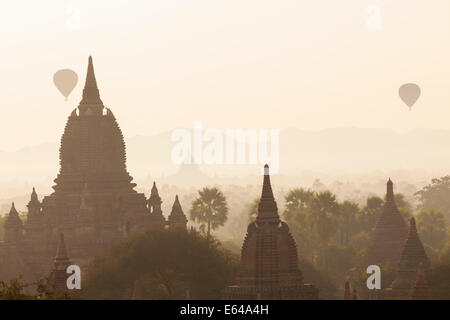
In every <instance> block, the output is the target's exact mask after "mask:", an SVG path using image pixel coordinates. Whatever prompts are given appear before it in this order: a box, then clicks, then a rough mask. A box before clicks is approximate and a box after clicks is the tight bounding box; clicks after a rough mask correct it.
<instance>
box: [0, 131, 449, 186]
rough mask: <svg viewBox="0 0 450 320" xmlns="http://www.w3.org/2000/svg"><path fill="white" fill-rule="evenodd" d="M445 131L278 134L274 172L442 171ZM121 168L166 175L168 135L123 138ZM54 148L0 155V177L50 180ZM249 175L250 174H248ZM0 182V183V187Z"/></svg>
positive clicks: (240, 170) (169, 170) (237, 169)
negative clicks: (277, 163) (277, 164)
mask: <svg viewBox="0 0 450 320" xmlns="http://www.w3.org/2000/svg"><path fill="white" fill-rule="evenodd" d="M449 142H450V131H443V130H441V131H438V130H424V129H418V130H414V131H410V132H408V133H398V132H395V131H393V130H389V129H361V128H348V127H346V128H332V129H326V130H321V131H305V130H300V129H295V128H290V129H285V130H282V131H281V132H280V173H282V174H288V175H297V174H300V173H302V172H304V171H321V172H334V171H336V172H342V171H345V172H348V171H359V172H362V171H374V170H392V169H405V170H410V169H418V168H422V169H428V170H439V171H441V170H444V171H445V170H447V169H448V168H449V165H450V148H448V147H447V145H448V144H449ZM126 145H127V164H128V169H129V171H130V172H131V174H132V175H133V176H135V177H145V176H148V175H150V176H155V177H156V176H158V177H159V176H162V175H166V176H167V175H172V174H175V173H176V172H177V171H178V165H175V164H173V163H172V162H171V151H172V148H173V147H174V145H175V142H172V141H171V133H170V132H166V133H162V134H158V135H154V136H134V137H129V138H127V139H126ZM58 148H59V143H56V142H55V143H46V144H42V145H37V146H33V147H27V148H24V149H21V150H18V151H16V152H2V151H0V176H1V177H2V178H1V180H2V181H3V183H5V182H6V181H11V180H13V181H15V180H18V181H29V182H31V181H32V180H38V181H41V180H43V179H48V177H52V179H53V178H54V177H55V176H56V173H57V171H58V167H59V164H58V162H59V160H58ZM258 167H260V165H257V166H253V165H202V166H201V168H202V170H203V171H204V172H207V173H209V174H211V175H242V174H250V175H251V174H257V173H258V172H255V171H254V170H256V168H258ZM252 171H253V172H252ZM3 183H2V184H3Z"/></svg>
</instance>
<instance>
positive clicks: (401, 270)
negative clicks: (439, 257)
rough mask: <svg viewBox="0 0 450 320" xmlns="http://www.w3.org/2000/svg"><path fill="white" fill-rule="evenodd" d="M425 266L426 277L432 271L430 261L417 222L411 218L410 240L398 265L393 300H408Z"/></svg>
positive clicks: (393, 286) (408, 239)
mask: <svg viewBox="0 0 450 320" xmlns="http://www.w3.org/2000/svg"><path fill="white" fill-rule="evenodd" d="M420 264H422V265H423V269H424V274H425V276H426V275H427V274H428V273H429V271H430V267H431V266H430V260H429V259H428V257H427V254H426V253H425V249H424V248H423V245H422V242H421V241H420V238H419V235H418V234H417V229H416V220H415V219H414V217H413V218H411V221H410V229H409V234H408V238H407V240H406V243H405V245H404V248H403V252H402V255H401V258H400V262H399V264H398V271H397V276H396V278H395V280H394V282H392V286H391V287H392V298H397V299H407V298H408V297H409V294H410V292H411V290H412V288H413V286H414V284H415V283H416V278H417V270H418V268H419V265H420Z"/></svg>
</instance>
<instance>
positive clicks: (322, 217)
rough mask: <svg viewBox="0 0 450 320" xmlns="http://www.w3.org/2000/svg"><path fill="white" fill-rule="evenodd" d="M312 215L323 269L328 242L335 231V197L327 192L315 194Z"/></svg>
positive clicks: (336, 214) (336, 206)
mask: <svg viewBox="0 0 450 320" xmlns="http://www.w3.org/2000/svg"><path fill="white" fill-rule="evenodd" d="M312 213H313V216H314V220H315V225H316V230H317V233H318V235H319V238H320V242H321V245H322V265H323V266H324V267H325V266H326V249H327V246H328V242H329V241H330V239H331V238H332V237H333V236H334V234H335V233H336V231H337V217H338V215H339V205H338V202H337V200H336V196H335V195H334V194H333V193H331V192H330V191H328V190H327V191H322V192H319V193H316V195H315V197H314V200H313V203H312Z"/></svg>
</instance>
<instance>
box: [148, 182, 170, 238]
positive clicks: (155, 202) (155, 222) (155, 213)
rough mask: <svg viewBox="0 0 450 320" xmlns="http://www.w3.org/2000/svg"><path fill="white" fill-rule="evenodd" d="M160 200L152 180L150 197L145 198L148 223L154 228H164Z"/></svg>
mask: <svg viewBox="0 0 450 320" xmlns="http://www.w3.org/2000/svg"><path fill="white" fill-rule="evenodd" d="M161 204H162V200H161V197H160V196H159V193H158V188H156V183H155V182H154V181H153V187H152V191H151V192H150V197H149V198H148V200H147V206H148V211H149V222H148V223H149V225H150V226H152V227H156V228H161V229H162V228H164V227H165V225H166V218H165V217H164V215H163V213H162V209H161Z"/></svg>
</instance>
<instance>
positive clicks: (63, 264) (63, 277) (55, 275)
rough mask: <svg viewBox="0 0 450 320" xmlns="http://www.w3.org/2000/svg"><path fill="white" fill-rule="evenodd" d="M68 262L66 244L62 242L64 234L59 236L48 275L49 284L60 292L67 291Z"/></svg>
mask: <svg viewBox="0 0 450 320" xmlns="http://www.w3.org/2000/svg"><path fill="white" fill-rule="evenodd" d="M70 264H71V263H70V260H69V257H68V256H67V250H66V244H65V242H64V234H62V233H61V234H60V236H59V241H58V248H57V250H56V256H55V259H54V260H53V270H52V272H51V273H50V277H49V283H50V284H51V285H52V286H53V287H54V288H55V289H56V290H57V291H60V292H64V291H67V290H68V289H67V278H68V276H69V275H68V274H67V273H66V270H67V267H68V266H70Z"/></svg>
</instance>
